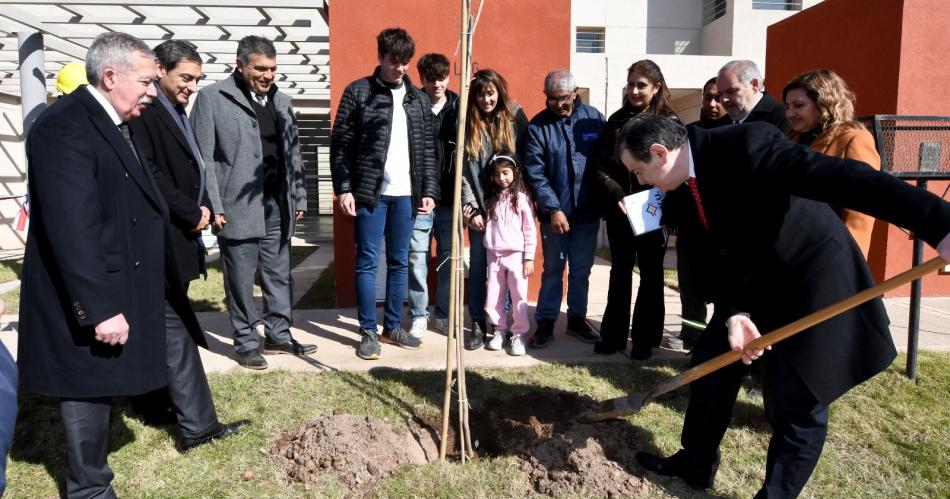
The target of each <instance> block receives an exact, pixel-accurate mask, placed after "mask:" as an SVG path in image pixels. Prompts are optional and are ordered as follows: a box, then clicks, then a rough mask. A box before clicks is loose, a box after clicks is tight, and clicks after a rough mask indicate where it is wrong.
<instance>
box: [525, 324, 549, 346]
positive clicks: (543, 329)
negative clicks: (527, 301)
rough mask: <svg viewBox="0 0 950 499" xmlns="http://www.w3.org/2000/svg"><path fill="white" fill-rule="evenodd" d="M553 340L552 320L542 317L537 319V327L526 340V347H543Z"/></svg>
mask: <svg viewBox="0 0 950 499" xmlns="http://www.w3.org/2000/svg"><path fill="white" fill-rule="evenodd" d="M552 341H554V321H553V320H551V319H542V320H539V321H538V329H537V331H535V332H534V336H532V337H531V341H529V342H528V348H536V349H540V348H545V347H547V346H548V345H550V344H551V342H552Z"/></svg>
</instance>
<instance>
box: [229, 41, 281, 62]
mask: <svg viewBox="0 0 950 499" xmlns="http://www.w3.org/2000/svg"><path fill="white" fill-rule="evenodd" d="M251 54H260V55H262V56H264V57H267V58H268V59H276V58H277V49H275V48H274V42H272V41H270V40H268V39H267V38H264V37H263V36H255V35H248V36H245V37H244V38H241V41H239V42H238V48H237V58H238V59H240V60H241V62H243V63H244V64H247V63H248V62H250V61H251Z"/></svg>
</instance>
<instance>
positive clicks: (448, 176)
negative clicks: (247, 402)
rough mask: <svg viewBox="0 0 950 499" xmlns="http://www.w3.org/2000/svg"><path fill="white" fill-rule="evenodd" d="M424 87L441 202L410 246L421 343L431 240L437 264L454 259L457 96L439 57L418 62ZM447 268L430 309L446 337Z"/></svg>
mask: <svg viewBox="0 0 950 499" xmlns="http://www.w3.org/2000/svg"><path fill="white" fill-rule="evenodd" d="M416 68H417V69H418V70H419V79H420V81H421V83H422V88H423V90H425V92H426V95H427V96H428V97H429V102H430V103H431V105H432V135H433V136H434V137H435V141H434V145H435V159H436V165H437V170H438V171H437V174H438V175H439V178H440V181H439V187H440V193H439V195H440V198H441V200H440V201H439V205H438V207H436V208H435V210H434V212H433V213H431V214H428V215H423V214H418V215H416V220H415V222H414V223H413V226H412V242H411V243H409V318H410V319H411V320H412V327H411V328H410V329H409V334H411V335H412V336H415V337H416V338H420V339H421V338H422V334H423V332H424V331H425V330H426V327H427V326H428V325H429V320H428V319H429V309H428V307H429V292H428V286H427V284H426V279H427V277H428V270H429V252H430V249H431V246H432V237H431V236H433V235H434V236H435V251H436V255H437V262H438V264H441V263H442V262H444V261H445V260H446V258H449V257H451V256H452V200H453V199H454V196H453V193H454V192H455V189H454V187H455V172H454V170H453V169H452V164H453V161H454V158H453V157H452V156H453V154H455V139H456V137H455V135H456V130H457V124H458V123H457V121H458V100H459V97H458V95H457V94H456V93H455V92H453V91H451V90H449V89H448V85H449V68H450V65H449V60H448V58H447V57H445V56H444V55H442V54H425V55H423V56H422V57H421V58H419V62H418V63H416ZM450 273H451V268H450V266H449V265H442V266H441V267H439V279H438V290H437V294H436V305H435V308H434V309H433V310H432V321H431V322H432V325H433V326H434V327H435V329H437V330H439V331H443V332H445V331H446V330H447V325H448V323H447V322H448V317H449V274H450Z"/></svg>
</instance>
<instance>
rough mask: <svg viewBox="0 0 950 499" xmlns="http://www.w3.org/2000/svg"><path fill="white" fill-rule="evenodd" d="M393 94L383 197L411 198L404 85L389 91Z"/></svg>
mask: <svg viewBox="0 0 950 499" xmlns="http://www.w3.org/2000/svg"><path fill="white" fill-rule="evenodd" d="M390 91H392V93H393V120H392V123H390V127H389V150H388V151H387V152H386V167H385V170H384V172H383V189H382V193H381V194H382V195H383V196H411V195H412V177H411V173H410V171H409V127H408V124H407V123H406V108H405V107H403V105H402V103H403V99H405V97H406V84H405V83H403V84H402V85H401V86H400V87H399V88H392V89H390Z"/></svg>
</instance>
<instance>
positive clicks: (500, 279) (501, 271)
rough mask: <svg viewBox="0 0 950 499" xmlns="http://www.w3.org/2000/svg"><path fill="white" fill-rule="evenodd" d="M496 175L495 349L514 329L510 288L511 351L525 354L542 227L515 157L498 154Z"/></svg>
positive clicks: (491, 266) (491, 211) (488, 233)
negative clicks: (531, 281) (530, 293)
mask: <svg viewBox="0 0 950 499" xmlns="http://www.w3.org/2000/svg"><path fill="white" fill-rule="evenodd" d="M488 168H489V170H488V172H489V176H490V179H491V182H489V188H488V192H487V193H486V196H485V199H486V205H487V208H488V217H487V223H486V224H485V249H486V250H487V251H486V252H487V254H488V292H487V294H486V299H485V312H486V314H487V316H488V320H489V322H490V323H491V324H492V325H493V326H494V329H495V336H494V338H492V340H491V341H490V342H489V343H488V346H487V347H486V348H488V349H489V350H501V349H502V347H503V346H504V341H505V336H506V334H507V332H508V331H509V329H508V317H507V314H506V312H505V296H506V293H505V291H506V290H507V291H508V293H509V294H510V295H511V315H512V322H511V329H510V332H511V349H510V350H509V353H510V354H511V355H524V354H525V350H524V347H525V342H524V337H525V335H526V334H527V333H528V329H529V327H530V326H529V323H528V276H530V275H531V274H533V273H534V250H535V248H536V247H537V231H536V229H535V226H534V208H532V206H531V200H530V199H529V198H528V193H527V191H526V190H525V187H524V182H523V181H522V176H521V168H520V167H519V166H518V164H517V162H516V161H515V160H514V158H513V157H512V156H511V155H496V156H495V157H493V158H492V159H491V161H490V162H489V164H488Z"/></svg>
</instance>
